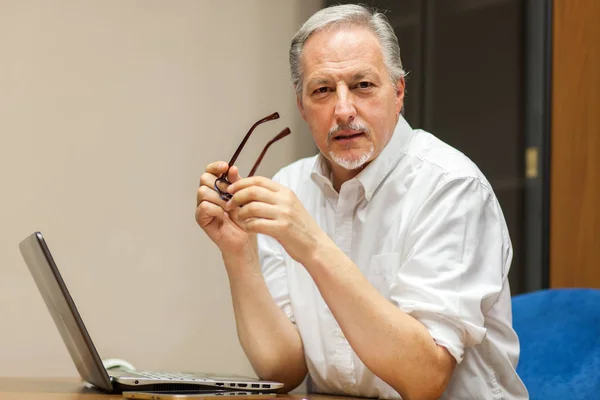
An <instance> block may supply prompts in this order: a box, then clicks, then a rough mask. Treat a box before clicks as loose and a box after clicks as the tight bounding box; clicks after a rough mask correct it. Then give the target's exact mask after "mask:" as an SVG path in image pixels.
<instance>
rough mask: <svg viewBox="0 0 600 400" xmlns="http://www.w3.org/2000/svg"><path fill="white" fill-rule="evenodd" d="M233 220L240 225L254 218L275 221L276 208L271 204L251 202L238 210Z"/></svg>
mask: <svg viewBox="0 0 600 400" xmlns="http://www.w3.org/2000/svg"><path fill="white" fill-rule="evenodd" d="M235 218H236V219H237V220H238V221H240V222H242V223H246V222H247V221H248V220H251V219H254V218H264V219H275V218H277V208H276V207H274V206H273V205H271V204H267V203H260V202H257V201H253V202H252V203H250V204H247V205H245V206H244V207H242V208H238V209H237V210H236V216H235Z"/></svg>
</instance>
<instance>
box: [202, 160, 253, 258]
mask: <svg viewBox="0 0 600 400" xmlns="http://www.w3.org/2000/svg"><path fill="white" fill-rule="evenodd" d="M227 167H228V165H227V163H226V162H223V161H218V162H214V163H211V164H209V165H208V166H207V167H206V173H204V174H202V176H201V177H200V187H199V188H198V193H197V195H196V222H198V225H200V227H201V228H202V229H203V230H204V232H206V234H207V235H208V237H209V238H210V239H211V240H212V241H213V242H214V243H215V244H216V245H217V246H218V247H219V249H220V250H221V252H222V253H223V254H227V255H237V254H238V253H239V255H242V254H243V252H244V251H245V250H246V249H248V247H249V245H252V244H253V243H254V242H255V240H256V238H255V236H256V235H254V234H249V233H247V232H246V231H244V230H243V229H241V228H240V227H239V226H238V225H237V224H236V223H235V222H234V220H233V219H235V214H236V213H237V211H238V210H232V211H230V212H226V211H225V210H224V208H225V203H226V201H224V200H223V199H221V197H220V196H219V193H217V191H216V190H215V188H214V184H215V181H216V179H217V177H219V176H221V175H222V174H223V173H225V171H227ZM228 179H229V182H236V181H238V180H240V179H241V178H240V176H239V173H238V169H237V167H231V168H230V169H229V174H228ZM253 247H256V246H253Z"/></svg>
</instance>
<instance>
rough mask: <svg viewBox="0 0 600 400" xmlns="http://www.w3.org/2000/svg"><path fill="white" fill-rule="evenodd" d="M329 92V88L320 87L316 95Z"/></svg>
mask: <svg viewBox="0 0 600 400" xmlns="http://www.w3.org/2000/svg"><path fill="white" fill-rule="evenodd" d="M328 91H329V88H327V87H320V88H318V89H316V90H315V93H327V92H328Z"/></svg>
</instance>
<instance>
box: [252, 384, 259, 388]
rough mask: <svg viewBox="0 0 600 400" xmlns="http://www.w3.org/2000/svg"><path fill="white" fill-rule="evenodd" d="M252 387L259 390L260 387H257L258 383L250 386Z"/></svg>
mask: <svg viewBox="0 0 600 400" xmlns="http://www.w3.org/2000/svg"><path fill="white" fill-rule="evenodd" d="M252 387H253V388H259V387H260V385H259V384H258V383H253V384H252Z"/></svg>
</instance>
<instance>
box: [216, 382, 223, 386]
mask: <svg viewBox="0 0 600 400" xmlns="http://www.w3.org/2000/svg"><path fill="white" fill-rule="evenodd" d="M223 385H225V384H224V383H223V382H217V386H223Z"/></svg>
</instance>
